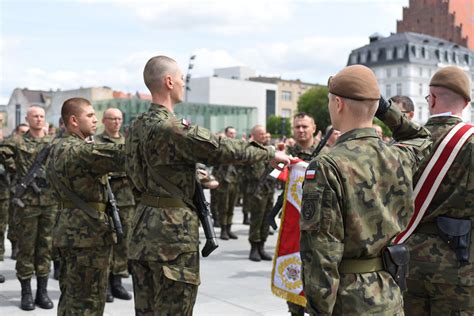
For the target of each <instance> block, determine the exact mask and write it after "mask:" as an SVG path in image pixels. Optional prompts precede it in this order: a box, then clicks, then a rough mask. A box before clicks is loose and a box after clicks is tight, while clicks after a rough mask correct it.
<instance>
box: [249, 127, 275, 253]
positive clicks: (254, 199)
mask: <svg viewBox="0 0 474 316" xmlns="http://www.w3.org/2000/svg"><path fill="white" fill-rule="evenodd" d="M251 135H252V137H253V141H254V142H257V143H259V144H261V145H265V142H266V138H267V137H266V131H265V128H264V127H263V126H261V125H255V126H254V127H253V128H252V131H251ZM267 165H268V164H267V162H266V161H259V162H258V163H253V164H247V165H246V166H245V174H246V181H247V182H246V183H247V186H246V191H247V194H248V196H247V197H248V199H246V201H245V205H244V207H245V208H247V209H248V210H249V211H250V229H249V242H250V253H249V259H250V260H251V261H260V260H267V261H269V260H272V256H270V255H269V254H268V253H266V252H265V241H266V240H267V237H268V233H269V227H268V224H267V221H266V220H265V219H266V218H267V215H268V213H270V211H271V210H272V207H273V194H274V192H275V187H274V186H275V181H274V180H272V179H269V177H267V178H265V179H261V177H262V175H263V174H264V173H265V172H266V170H267V168H268V166H267Z"/></svg>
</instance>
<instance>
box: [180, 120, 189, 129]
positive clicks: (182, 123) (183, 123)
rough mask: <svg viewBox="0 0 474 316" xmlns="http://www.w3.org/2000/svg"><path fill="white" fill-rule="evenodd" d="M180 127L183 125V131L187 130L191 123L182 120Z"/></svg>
mask: <svg viewBox="0 0 474 316" xmlns="http://www.w3.org/2000/svg"><path fill="white" fill-rule="evenodd" d="M181 125H183V126H184V128H185V129H188V128H189V127H190V126H191V122H190V121H188V120H187V119H182V120H181Z"/></svg>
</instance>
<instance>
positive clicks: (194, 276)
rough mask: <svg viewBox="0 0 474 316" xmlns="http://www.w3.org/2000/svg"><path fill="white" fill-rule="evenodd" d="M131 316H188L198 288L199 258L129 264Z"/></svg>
mask: <svg viewBox="0 0 474 316" xmlns="http://www.w3.org/2000/svg"><path fill="white" fill-rule="evenodd" d="M130 263H131V267H132V278H133V293H134V299H135V315H138V316H141V315H147V316H148V315H160V316H174V315H182V316H187V315H192V314H193V307H194V303H195V302H196V296H197V291H198V285H199V254H198V253H197V252H189V253H184V254H181V255H179V256H178V258H176V259H175V260H173V261H168V262H158V261H141V260H131V261H130Z"/></svg>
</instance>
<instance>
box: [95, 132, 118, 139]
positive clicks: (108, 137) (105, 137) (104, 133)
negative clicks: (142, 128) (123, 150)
mask: <svg viewBox="0 0 474 316" xmlns="http://www.w3.org/2000/svg"><path fill="white" fill-rule="evenodd" d="M97 136H100V137H102V138H104V139H107V140H111V141H113V140H117V139H121V138H122V137H123V135H122V134H121V133H119V137H112V136H109V134H107V133H106V132H105V131H104V132H102V133H100V134H99V135H97Z"/></svg>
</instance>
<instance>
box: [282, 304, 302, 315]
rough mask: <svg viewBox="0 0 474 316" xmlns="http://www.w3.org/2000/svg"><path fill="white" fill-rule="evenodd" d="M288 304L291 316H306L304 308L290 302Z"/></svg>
mask: <svg viewBox="0 0 474 316" xmlns="http://www.w3.org/2000/svg"><path fill="white" fill-rule="evenodd" d="M286 303H287V304H288V312H290V313H291V315H298V316H304V307H303V306H301V305H298V304H295V303H292V302H290V301H287V302H286Z"/></svg>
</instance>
